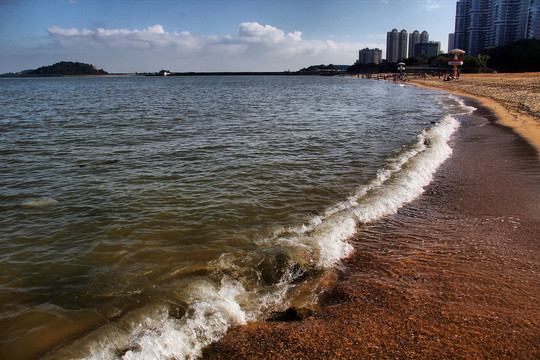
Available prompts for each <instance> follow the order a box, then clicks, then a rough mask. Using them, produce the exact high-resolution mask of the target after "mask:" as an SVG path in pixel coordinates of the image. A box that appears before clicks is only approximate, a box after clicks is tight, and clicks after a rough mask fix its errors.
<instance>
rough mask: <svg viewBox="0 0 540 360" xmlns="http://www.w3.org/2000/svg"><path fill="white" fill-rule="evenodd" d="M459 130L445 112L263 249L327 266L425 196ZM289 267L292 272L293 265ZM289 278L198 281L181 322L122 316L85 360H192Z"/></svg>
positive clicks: (271, 299) (158, 310) (163, 315)
mask: <svg viewBox="0 0 540 360" xmlns="http://www.w3.org/2000/svg"><path fill="white" fill-rule="evenodd" d="M460 105H463V104H460ZM466 111H472V110H471V109H466ZM458 126H459V122H458V121H457V120H456V118H454V117H453V116H450V115H447V116H446V117H444V118H443V119H442V120H441V121H440V122H438V123H437V124H436V125H434V126H433V127H430V128H427V129H425V130H424V131H422V132H421V133H420V134H419V135H418V136H417V138H416V140H415V141H414V143H413V144H410V145H409V146H408V147H405V148H403V149H402V151H400V152H399V153H398V154H397V155H395V156H394V157H392V158H390V159H389V160H388V162H387V164H386V166H385V167H384V168H382V169H380V170H379V171H378V173H377V175H376V176H375V177H374V179H373V180H372V181H371V182H369V183H367V184H365V185H362V186H360V187H358V188H357V189H356V191H355V192H354V193H353V194H351V195H350V196H349V197H348V198H346V199H345V200H344V201H342V202H339V203H337V204H335V205H334V206H332V207H330V208H328V209H327V210H326V211H324V212H323V213H322V214H320V215H317V216H314V217H312V218H311V219H310V220H309V221H308V222H306V223H305V224H302V225H299V226H296V227H292V228H283V229H280V230H278V231H276V232H275V233H274V234H273V235H272V236H271V237H269V238H268V239H266V241H265V242H263V243H262V244H261V246H262V247H265V246H268V247H270V246H276V245H278V246H281V247H282V248H285V249H289V250H290V251H289V252H288V253H290V254H292V255H293V257H294V258H293V259H292V261H293V262H294V261H305V262H310V263H311V264H313V265H315V266H318V267H332V266H333V265H335V263H336V262H338V261H339V260H340V259H343V258H344V257H346V256H347V255H349V254H350V253H351V252H352V250H353V247H352V245H351V244H350V243H349V242H348V239H350V238H351V237H352V236H353V235H354V233H355V232H356V229H357V225H358V223H366V222H371V221H375V220H377V219H380V218H381V217H384V216H387V215H389V214H392V213H395V212H396V211H397V210H398V209H399V208H400V207H402V206H403V205H405V204H406V203H408V202H410V201H412V200H414V199H415V198H417V197H418V196H419V195H420V194H421V193H422V192H423V191H424V187H425V186H426V185H428V184H429V183H430V182H431V180H432V178H433V175H434V174H435V171H436V170H437V168H438V167H439V166H440V165H441V164H442V163H443V162H444V161H445V160H446V159H447V158H448V157H449V156H450V155H451V153H452V149H451V148H450V146H449V141H450V139H451V137H452V134H453V133H454V132H455V131H456V129H457V128H458ZM224 266H226V264H225V265H224ZM289 269H290V270H288V271H289V272H292V271H293V269H294V267H293V266H290V267H289ZM289 275H291V276H282V278H281V279H280V280H279V281H278V283H277V284H273V285H271V286H269V287H268V288H266V289H252V290H246V288H245V287H244V286H243V285H242V284H241V283H240V281H238V280H237V279H232V278H229V277H227V276H225V277H223V278H222V280H221V283H220V284H217V285H216V284H214V283H211V282H209V281H206V280H199V281H195V282H194V283H192V284H191V285H190V288H189V289H188V292H189V294H191V295H190V298H189V299H188V304H189V305H188V308H187V311H186V314H185V315H184V316H183V317H182V318H180V319H177V318H174V317H171V316H170V314H169V311H168V308H167V306H165V305H161V306H155V307H154V308H152V309H142V310H141V311H140V312H139V315H137V316H134V315H133V314H132V315H127V317H128V319H126V320H125V321H124V322H122V325H114V326H111V327H109V328H106V329H103V330H101V334H99V335H98V336H94V337H93V339H94V340H91V341H86V344H87V346H89V347H90V350H89V351H88V352H87V353H90V354H91V355H90V356H88V357H87V358H86V359H89V360H90V359H118V358H119V357H120V358H123V359H130V360H131V359H170V358H176V359H195V358H197V357H199V356H201V354H202V349H203V348H204V347H205V346H207V345H209V344H210V343H212V342H213V341H216V340H218V339H220V338H221V337H222V336H223V335H224V334H225V333H226V332H227V331H228V329H229V328H230V327H231V326H234V325H240V324H245V323H246V321H248V320H253V319H255V318H257V316H259V315H260V309H262V308H268V309H271V308H273V307H275V305H276V304H279V303H281V302H283V301H284V299H285V297H286V294H287V289H288V286H289V285H288V284H289V283H290V282H292V281H294V277H295V276H293V274H292V273H291V274H289ZM257 309H258V310H257ZM96 339H99V340H96ZM87 340H88V339H87Z"/></svg>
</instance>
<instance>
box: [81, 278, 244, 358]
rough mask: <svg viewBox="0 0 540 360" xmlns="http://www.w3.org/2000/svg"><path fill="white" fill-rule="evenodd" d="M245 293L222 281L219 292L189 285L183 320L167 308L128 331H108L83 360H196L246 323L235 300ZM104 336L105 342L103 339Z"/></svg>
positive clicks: (150, 314) (135, 321)
mask: <svg viewBox="0 0 540 360" xmlns="http://www.w3.org/2000/svg"><path fill="white" fill-rule="evenodd" d="M243 292H245V290H244V288H243V287H242V285H241V284H240V283H238V282H236V281H233V280H230V279H223V280H222V283H221V286H220V288H219V289H218V288H216V287H215V286H214V285H212V284H211V283H209V282H207V281H200V282H196V283H193V284H192V285H191V289H190V294H191V295H192V298H191V299H190V300H191V302H190V305H189V307H188V309H187V314H186V316H184V317H183V318H182V319H175V318H171V317H170V316H169V312H168V309H167V307H165V306H162V307H159V308H158V309H155V310H153V311H147V312H146V315H145V316H144V317H143V318H141V319H140V318H138V317H135V319H133V320H132V321H131V322H132V328H131V329H130V330H129V331H127V333H126V332H125V331H124V333H122V331H114V330H113V331H108V332H106V334H107V335H102V338H101V339H100V340H99V342H94V343H93V344H91V347H92V351H91V355H90V356H89V357H86V358H85V359H88V360H90V359H103V360H105V359H118V352H117V351H118V349H122V348H127V349H128V350H127V351H125V353H124V354H123V355H122V356H121V358H122V359H127V360H135V359H145V360H146V359H172V358H174V359H196V358H198V357H200V356H201V355H202V349H203V348H204V347H205V346H207V345H209V344H210V343H212V342H214V341H217V340H219V339H220V338H221V337H223V335H224V334H225V333H226V332H227V330H228V329H229V328H230V327H231V326H232V325H242V324H245V323H246V314H245V312H244V311H243V310H242V309H241V308H240V304H239V303H238V302H236V300H235V298H236V297H237V296H238V295H239V294H241V293H243ZM104 336H105V338H103V337H104Z"/></svg>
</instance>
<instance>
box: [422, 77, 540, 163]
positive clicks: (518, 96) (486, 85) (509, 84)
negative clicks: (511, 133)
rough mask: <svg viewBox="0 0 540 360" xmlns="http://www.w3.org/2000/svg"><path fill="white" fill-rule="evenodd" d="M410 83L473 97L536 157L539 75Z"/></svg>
mask: <svg viewBox="0 0 540 360" xmlns="http://www.w3.org/2000/svg"><path fill="white" fill-rule="evenodd" d="M411 82H412V83H413V84H416V85H419V86H423V87H427V88H432V89H441V90H445V91H450V92H453V93H455V94H457V95H463V96H469V97H474V98H476V99H477V100H479V101H480V102H481V103H482V104H483V105H485V106H487V107H489V108H491V109H493V110H494V111H495V113H496V114H497V117H498V118H499V122H500V124H502V125H505V126H509V127H511V128H513V129H514V130H515V131H516V132H517V133H518V134H519V135H521V136H522V137H524V138H525V139H527V141H529V142H530V143H531V144H532V145H533V146H534V147H535V148H536V149H537V150H538V152H539V156H540V72H536V73H520V74H463V75H461V76H460V78H459V79H458V80H453V81H442V79H439V78H438V77H428V78H413V79H412V80H411Z"/></svg>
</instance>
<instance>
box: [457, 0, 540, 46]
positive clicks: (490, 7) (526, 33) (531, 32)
mask: <svg viewBox="0 0 540 360" xmlns="http://www.w3.org/2000/svg"><path fill="white" fill-rule="evenodd" d="M539 35H540V0H458V1H457V3H456V23H455V31H454V47H455V48H460V49H463V50H465V51H466V52H467V53H468V54H469V55H472V56H476V55H478V53H479V52H480V51H482V50H483V49H484V48H485V47H488V46H502V45H506V44H508V43H510V42H512V41H516V40H519V39H524V38H533V37H538V36H539Z"/></svg>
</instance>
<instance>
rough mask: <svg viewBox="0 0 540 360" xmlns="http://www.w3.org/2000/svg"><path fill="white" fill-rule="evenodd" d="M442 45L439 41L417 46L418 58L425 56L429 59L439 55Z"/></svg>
mask: <svg viewBox="0 0 540 360" xmlns="http://www.w3.org/2000/svg"><path fill="white" fill-rule="evenodd" d="M440 50H441V43H440V42H438V41H429V42H421V43H418V44H416V45H415V53H416V56H420V55H422V54H425V55H426V56H427V57H428V58H430V57H433V56H437V55H439V53H440Z"/></svg>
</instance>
